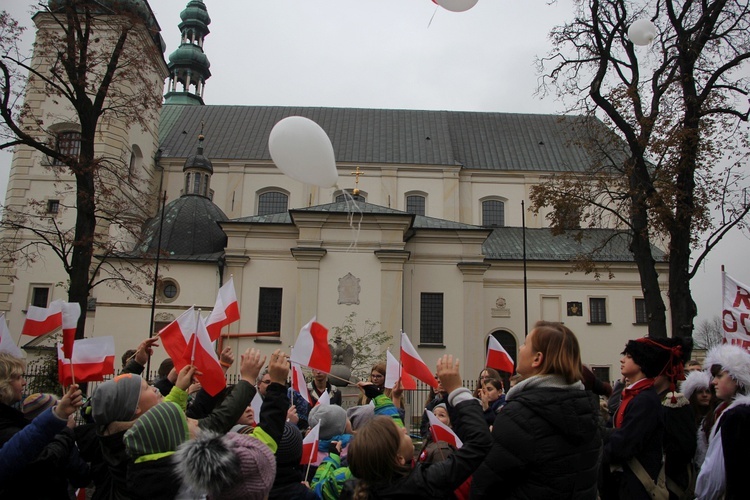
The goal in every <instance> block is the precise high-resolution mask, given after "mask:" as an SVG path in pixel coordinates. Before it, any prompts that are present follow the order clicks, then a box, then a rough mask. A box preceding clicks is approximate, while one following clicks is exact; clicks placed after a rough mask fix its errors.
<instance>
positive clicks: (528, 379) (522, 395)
mask: <svg viewBox="0 0 750 500" xmlns="http://www.w3.org/2000/svg"><path fill="white" fill-rule="evenodd" d="M516 370H517V371H518V373H520V374H521V375H523V377H524V378H523V380H522V381H521V382H519V383H518V384H516V385H515V386H514V387H513V388H511V389H510V391H508V394H507V397H506V404H505V406H504V407H503V409H502V410H501V411H500V413H498V415H497V418H496V419H495V424H494V426H493V430H492V438H493V447H492V449H491V450H490V452H489V454H488V455H487V458H486V459H485V461H484V463H482V465H481V466H480V467H479V469H477V471H476V472H475V473H474V479H473V481H472V490H471V493H472V496H471V498H472V499H483V498H528V499H537V498H545V499H554V498H566V499H568V498H570V499H572V498H575V499H579V498H580V499H596V497H597V477H598V470H599V467H598V464H599V460H600V457H601V453H602V440H601V436H600V432H599V426H598V423H597V416H598V412H599V402H598V400H597V398H596V396H594V395H593V394H592V393H590V392H588V391H586V390H585V389H584V387H583V384H582V383H581V355H580V348H579V345H578V340H577V339H576V337H575V335H574V334H573V332H571V331H570V330H569V329H568V328H567V327H565V326H563V325H562V324H559V323H547V322H538V323H537V324H536V325H535V326H534V329H533V330H532V331H531V333H530V334H529V336H528V337H527V338H526V343H525V344H524V345H523V346H521V348H520V350H519V353H518V364H517V367H516Z"/></svg>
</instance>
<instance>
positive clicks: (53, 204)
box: [47, 200, 60, 214]
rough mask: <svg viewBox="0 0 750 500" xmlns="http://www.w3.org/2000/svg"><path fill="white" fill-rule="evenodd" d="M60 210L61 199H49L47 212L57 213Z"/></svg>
mask: <svg viewBox="0 0 750 500" xmlns="http://www.w3.org/2000/svg"><path fill="white" fill-rule="evenodd" d="M58 212H60V200H47V213H48V214H56V213H58Z"/></svg>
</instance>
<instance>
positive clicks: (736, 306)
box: [721, 273, 750, 350]
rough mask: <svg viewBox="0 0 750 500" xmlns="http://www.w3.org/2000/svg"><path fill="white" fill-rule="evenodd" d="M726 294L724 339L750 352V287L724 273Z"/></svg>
mask: <svg viewBox="0 0 750 500" xmlns="http://www.w3.org/2000/svg"><path fill="white" fill-rule="evenodd" d="M722 281H723V283H724V294H723V302H722V309H723V310H722V313H721V319H722V324H723V326H724V339H725V340H726V342H727V343H730V344H736V345H739V346H741V347H744V348H745V349H747V350H750V287H748V286H746V285H743V284H742V283H740V282H738V281H736V280H734V279H733V278H731V277H730V276H729V275H728V274H726V273H723V275H722Z"/></svg>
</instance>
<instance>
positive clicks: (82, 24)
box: [0, 0, 166, 338]
mask: <svg viewBox="0 0 750 500" xmlns="http://www.w3.org/2000/svg"><path fill="white" fill-rule="evenodd" d="M48 5H49V6H52V9H53V10H50V7H49V6H48ZM144 5H145V4H143V5H140V6H139V5H138V3H137V2H119V1H114V2H106V3H104V4H102V3H100V2H95V1H91V0H67V1H65V2H49V4H48V3H47V2H40V3H39V5H38V7H39V11H40V12H39V13H38V14H36V16H41V17H39V18H36V17H35V22H37V25H38V26H40V29H39V30H38V33H37V38H36V42H35V45H34V57H33V58H30V57H24V56H23V55H22V54H21V52H20V51H19V49H18V42H19V37H20V34H21V29H20V28H19V26H18V24H17V23H15V21H14V20H13V19H11V18H10V17H9V16H8V14H7V13H5V12H3V13H2V14H0V72H2V80H1V81H0V116H2V119H3V125H4V126H3V127H2V129H0V134H2V137H0V149H5V148H11V147H15V148H16V151H17V152H18V151H19V148H20V150H23V149H24V148H25V149H26V150H27V151H36V152H38V153H41V155H39V154H37V156H39V157H41V158H43V160H42V161H41V167H42V168H44V169H46V171H48V172H52V173H53V174H54V176H55V178H56V179H57V181H56V182H55V189H56V193H55V194H56V195H57V196H58V198H59V199H60V200H61V201H60V206H59V207H56V208H57V213H49V212H50V211H49V210H48V207H46V205H45V201H44V200H35V199H31V200H27V203H26V204H25V205H23V206H21V205H19V204H16V205H15V206H5V207H3V220H2V226H1V227H2V229H3V238H2V246H1V247H0V258H1V259H2V261H3V264H4V265H5V266H7V268H8V269H16V270H18V269H23V267H24V266H31V265H33V263H34V262H35V261H36V259H38V258H40V256H41V255H43V254H44V253H45V252H47V253H49V251H51V252H52V253H53V254H54V255H55V256H56V257H57V258H59V260H60V261H61V263H62V266H63V268H64V269H65V272H66V273H67V276H68V283H67V291H68V301H69V302H78V303H79V304H80V305H81V310H82V311H85V310H86V305H87V301H88V297H89V294H90V291H91V289H92V288H93V287H94V286H96V285H97V284H99V283H102V282H106V281H110V282H113V283H119V284H124V285H126V286H129V287H131V289H132V290H133V291H134V292H135V293H139V292H140V290H139V286H138V283H137V280H134V279H133V276H135V275H137V274H138V270H139V266H138V265H134V266H131V267H130V268H127V266H126V267H123V266H122V265H119V264H118V265H116V266H110V265H109V263H110V260H109V259H110V258H111V257H113V256H115V255H117V254H118V252H121V251H122V250H123V249H124V246H125V245H124V243H123V242H124V241H130V242H133V241H136V240H137V239H138V238H139V237H140V228H141V226H142V224H143V221H144V220H145V219H146V218H147V217H148V216H149V214H150V213H152V212H153V210H154V206H155V201H156V195H155V193H153V192H152V186H153V185H154V184H155V183H154V182H152V181H153V179H152V178H151V177H152V176H153V162H152V161H151V159H149V158H145V159H144V162H143V164H142V165H134V163H133V158H132V153H131V152H130V151H129V150H123V149H117V148H112V147H109V148H107V147H105V146H103V145H102V137H104V136H112V135H115V134H116V133H117V132H116V130H117V129H118V128H119V129H120V130H124V129H128V127H132V126H138V127H141V128H142V129H143V130H144V131H145V130H146V129H147V128H148V127H152V126H154V124H153V123H150V122H149V121H148V120H149V117H150V116H153V113H152V111H153V110H158V108H159V107H160V105H161V90H162V89H161V86H160V85H159V81H158V79H155V78H154V75H158V74H159V72H161V73H163V72H164V71H165V70H166V68H164V70H160V69H158V65H159V64H161V65H162V66H163V57H162V55H161V52H160V51H159V52H156V53H157V54H158V58H159V59H160V60H161V63H159V62H158V61H156V63H155V62H154V61H155V59H154V58H153V57H149V52H148V46H149V44H153V45H158V46H159V47H158V48H159V49H160V48H161V47H160V42H159V40H160V39H159V33H158V25H157V24H156V23H155V21H153V19H152V16H153V15H152V14H151V12H150V10H149V9H148V7H145V8H144ZM151 21H153V22H151ZM154 48H156V47H154ZM154 64H156V65H157V69H154V68H153V67H151V68H148V67H147V66H146V65H152V66H153V65H154ZM148 69H151V71H148ZM26 75H27V76H26ZM22 92H25V102H23V103H21V100H22V97H24V96H23V95H22ZM40 100H42V101H43V102H44V103H45V105H44V106H42V107H40V106H38V105H36V106H35V105H34V102H35V101H36V102H37V103H38V102H39V101H40ZM50 115H52V116H50ZM55 121H67V122H72V123H74V124H75V125H76V126H77V128H78V130H80V148H78V150H77V151H75V152H74V153H71V152H70V151H66V150H64V149H63V148H60V147H58V145H57V144H56V142H55V138H56V135H55V131H54V130H53V129H52V127H51V125H53V124H54V122H55ZM68 212H72V214H71V215H73V214H74V217H72V216H71V217H69V218H67V220H66V217H65V215H66V214H67V213H68ZM73 219H74V222H72V223H69V222H68V221H71V220H73ZM115 233H116V234H118V235H119V236H118V237H116V238H113V237H112V235H113V234H115ZM123 235H129V236H128V237H126V238H123ZM11 278H12V276H11ZM85 319H86V315H85V314H82V315H81V318H80V321H79V324H78V330H77V334H76V337H77V338H81V337H83V331H84V325H85Z"/></svg>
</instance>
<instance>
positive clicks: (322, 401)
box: [315, 391, 331, 406]
mask: <svg viewBox="0 0 750 500" xmlns="http://www.w3.org/2000/svg"><path fill="white" fill-rule="evenodd" d="M330 404H331V395H330V394H328V391H323V394H321V395H320V397H319V398H318V402H317V403H315V406H326V405H330Z"/></svg>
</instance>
